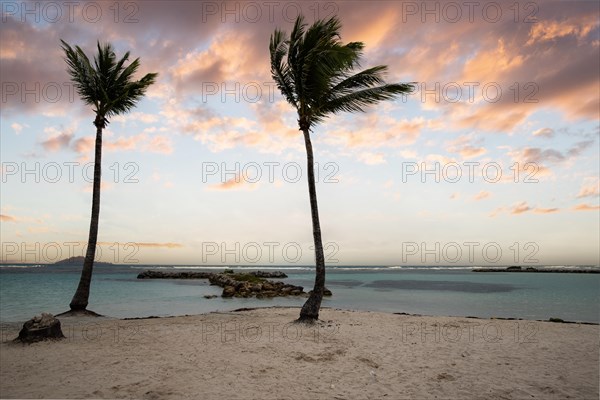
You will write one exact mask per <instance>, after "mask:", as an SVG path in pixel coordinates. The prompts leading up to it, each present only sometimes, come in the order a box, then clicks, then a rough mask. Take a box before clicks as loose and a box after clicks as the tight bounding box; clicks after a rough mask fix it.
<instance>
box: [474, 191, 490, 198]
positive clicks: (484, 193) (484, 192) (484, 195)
mask: <svg viewBox="0 0 600 400" xmlns="http://www.w3.org/2000/svg"><path fill="white" fill-rule="evenodd" d="M490 196H491V193H490V192H486V191H485V190H482V191H481V192H479V193H477V194H476V195H475V196H473V200H476V201H478V200H483V199H487V198H488V197H490Z"/></svg>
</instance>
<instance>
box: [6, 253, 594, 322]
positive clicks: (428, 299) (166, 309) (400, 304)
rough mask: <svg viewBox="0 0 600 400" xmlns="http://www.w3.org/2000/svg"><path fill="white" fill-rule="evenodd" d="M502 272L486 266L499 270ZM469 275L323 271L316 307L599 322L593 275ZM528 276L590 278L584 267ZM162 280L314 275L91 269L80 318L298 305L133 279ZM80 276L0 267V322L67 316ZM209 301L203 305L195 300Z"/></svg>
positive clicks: (417, 270) (75, 271) (71, 268)
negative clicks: (202, 275) (185, 275)
mask: <svg viewBox="0 0 600 400" xmlns="http://www.w3.org/2000/svg"><path fill="white" fill-rule="evenodd" d="M504 267H507V266H494V268H504ZM476 268H482V267H476V266H440V265H434V266H395V265H392V266H361V265H355V266H350V265H346V266H342V265H333V266H327V280H326V287H327V288H329V289H330V290H331V291H332V292H333V296H331V297H325V298H324V300H323V304H322V306H323V307H332V308H341V309H353V310H363V311H381V312H394V313H410V314H423V315H438V316H465V317H467V316H470V317H480V318H492V317H497V318H521V319H526V320H536V319H537V320H548V319H549V318H560V319H563V320H565V321H577V322H592V323H598V322H600V274H577V273H574V274H571V273H511V272H488V273H478V272H474V271H473V269H476ZM535 268H537V269H547V268H551V269H553V270H581V269H586V270H589V269H593V270H598V269H599V267H598V266H593V265H551V266H535ZM148 269H155V270H162V271H169V270H171V271H184V270H190V271H212V272H215V271H223V270H225V269H232V270H234V271H251V270H265V271H273V270H280V271H283V272H285V273H286V274H287V275H288V277H287V278H285V279H283V281H285V282H287V283H290V284H294V285H299V286H303V287H304V289H305V291H309V290H310V289H312V286H313V282H314V267H311V266H301V265H293V266H285V265H280V266H277V265H264V266H263V265H219V266H206V265H155V264H148V265H140V264H136V265H119V264H112V265H98V266H96V267H95V268H94V276H93V278H92V287H91V293H90V300H89V306H88V309H90V310H93V311H95V312H97V313H99V314H102V315H106V316H109V317H115V318H136V317H149V316H161V317H166V316H178V315H190V314H202V313H207V312H213V311H230V310H234V309H237V308H244V307H270V306H292V307H294V306H297V307H300V306H301V305H302V304H303V303H304V301H305V298H304V297H294V296H291V297H276V298H271V299H256V298H221V297H220V295H221V291H222V289H221V288H220V287H218V286H211V285H210V284H209V282H208V281H207V280H203V279H198V280H195V279H194V280H176V279H158V280H154V279H150V280H149V279H137V275H138V274H139V273H140V272H142V271H144V270H148ZM80 272H81V267H80V266H79V265H77V266H75V265H66V264H33V263H32V264H3V265H0V293H1V295H0V322H3V323H11V322H22V321H25V320H27V319H29V318H31V317H32V316H34V315H37V314H40V313H41V312H49V313H52V314H58V313H60V312H63V311H66V310H68V308H69V307H68V305H69V302H70V300H71V297H72V296H73V294H74V292H75V289H76V287H77V283H78V281H79V276H80ZM207 295H217V296H218V297H216V298H213V299H206V298H204V296H207Z"/></svg>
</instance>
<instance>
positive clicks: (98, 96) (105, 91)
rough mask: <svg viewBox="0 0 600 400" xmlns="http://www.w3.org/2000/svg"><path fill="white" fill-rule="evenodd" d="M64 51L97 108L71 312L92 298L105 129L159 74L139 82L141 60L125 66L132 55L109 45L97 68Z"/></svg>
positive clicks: (80, 89)
mask: <svg viewBox="0 0 600 400" xmlns="http://www.w3.org/2000/svg"><path fill="white" fill-rule="evenodd" d="M61 42H62V49H63V50H64V52H65V61H66V63H67V65H68V69H67V71H68V73H69V75H70V76H71V80H72V81H73V83H74V86H75V89H76V90H77V93H78V94H79V96H80V97H81V99H82V100H83V101H84V102H85V103H86V104H88V105H91V106H93V107H94V112H95V113H96V118H95V119H94V126H95V127H96V150H95V158H94V184H93V194H92V218H91V222H90V232H89V238H88V246H87V251H86V254H85V260H84V262H83V268H82V270H81V278H80V280H79V285H78V286H77V291H76V292H75V295H74V296H73V299H72V300H71V304H70V305H69V306H70V307H71V310H72V311H86V308H87V305H88V299H89V297H90V283H91V281H92V270H93V267H94V257H95V255H96V242H97V239H98V219H99V214H100V182H101V175H102V174H101V170H102V130H103V129H104V128H106V125H107V124H108V119H109V118H110V117H112V116H114V115H119V114H124V113H126V112H128V111H129V110H131V109H132V108H133V107H134V106H135V105H136V103H137V102H138V100H140V99H141V98H142V97H143V96H144V93H145V92H146V90H147V89H148V87H149V86H150V85H152V84H153V83H154V82H155V80H156V77H157V76H158V74H156V73H151V74H146V75H145V76H144V77H143V78H142V79H140V80H139V81H136V80H134V79H133V75H134V74H135V72H136V71H137V70H138V68H139V67H140V59H139V58H136V59H135V60H134V61H133V62H132V63H131V64H129V65H128V66H125V62H126V61H127V60H128V59H129V52H127V53H125V55H124V56H123V58H121V59H120V60H117V56H116V55H115V52H114V50H113V47H112V45H111V44H110V43H107V44H104V45H100V42H98V44H97V47H98V54H97V55H96V56H94V64H93V65H92V63H91V62H90V60H89V58H88V57H87V56H86V54H85V53H84V52H83V50H81V48H80V47H79V46H75V48H72V47H71V46H69V45H68V44H67V43H66V42H65V41H64V40H61Z"/></svg>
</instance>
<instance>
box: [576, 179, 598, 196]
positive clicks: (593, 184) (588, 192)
mask: <svg viewBox="0 0 600 400" xmlns="http://www.w3.org/2000/svg"><path fill="white" fill-rule="evenodd" d="M598 195H600V179H598V178H586V179H585V180H584V182H583V186H582V187H581V189H580V190H579V194H578V195H577V198H578V199H580V198H582V197H596V196H598Z"/></svg>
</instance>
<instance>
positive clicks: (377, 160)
mask: <svg viewBox="0 0 600 400" xmlns="http://www.w3.org/2000/svg"><path fill="white" fill-rule="evenodd" d="M358 159H359V160H360V161H361V162H363V163H365V164H367V165H378V164H385V163H386V161H385V158H384V155H383V153H370V152H364V153H360V154H359V155H358Z"/></svg>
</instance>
